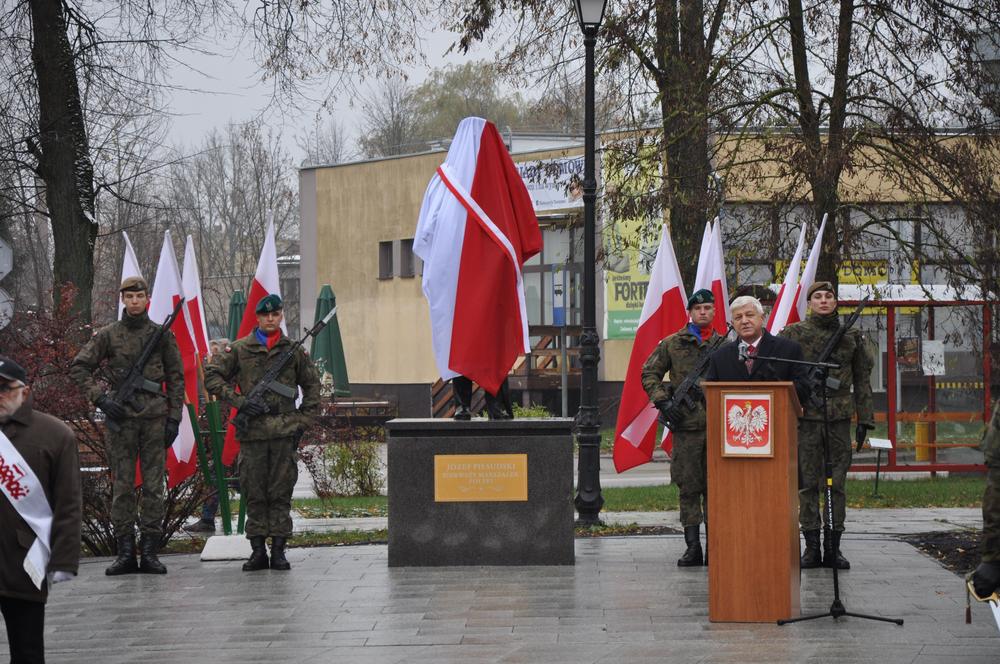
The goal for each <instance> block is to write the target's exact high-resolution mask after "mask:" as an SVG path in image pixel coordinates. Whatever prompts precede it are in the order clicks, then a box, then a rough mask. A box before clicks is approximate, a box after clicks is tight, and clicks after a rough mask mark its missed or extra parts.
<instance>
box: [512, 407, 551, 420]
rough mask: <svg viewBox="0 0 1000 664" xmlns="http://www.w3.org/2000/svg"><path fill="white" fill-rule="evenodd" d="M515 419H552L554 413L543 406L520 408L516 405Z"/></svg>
mask: <svg viewBox="0 0 1000 664" xmlns="http://www.w3.org/2000/svg"><path fill="white" fill-rule="evenodd" d="M514 417H515V418H516V419H519V420H520V419H524V418H527V417H536V418H538V417H541V418H544V417H552V413H550V412H549V409H548V408H546V407H545V406H543V405H541V404H531V405H530V406H519V405H517V404H514Z"/></svg>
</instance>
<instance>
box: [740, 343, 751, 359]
mask: <svg viewBox="0 0 1000 664" xmlns="http://www.w3.org/2000/svg"><path fill="white" fill-rule="evenodd" d="M739 352H740V362H746V361H747V360H748V359H750V354H749V353H747V347H746V346H744V345H743V344H740V351H739Z"/></svg>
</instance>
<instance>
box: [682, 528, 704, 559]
mask: <svg viewBox="0 0 1000 664" xmlns="http://www.w3.org/2000/svg"><path fill="white" fill-rule="evenodd" d="M684 543H685V544H687V550H686V551H685V552H684V555H683V556H681V557H680V558H679V559H678V560H677V566H678V567H701V564H702V562H703V560H704V558H703V556H702V551H701V527H700V526H698V525H694V526H684Z"/></svg>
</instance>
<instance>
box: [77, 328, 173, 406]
mask: <svg viewBox="0 0 1000 664" xmlns="http://www.w3.org/2000/svg"><path fill="white" fill-rule="evenodd" d="M159 327H160V326H159V325H157V324H156V323H154V322H153V321H151V320H149V316H148V315H147V314H146V313H145V312H143V313H142V314H140V315H139V316H129V315H128V314H126V313H123V314H122V320H119V321H115V322H114V323H111V324H110V325H106V326H104V327H102V328H101V329H99V330H98V331H97V332H95V333H94V336H93V337H92V338H91V339H90V341H88V342H87V343H86V345H85V346H84V347H83V348H82V349H81V350H80V352H79V353H77V356H76V357H75V358H74V359H73V363H72V364H71V365H70V370H69V371H70V376H71V377H72V378H73V380H74V381H75V382H76V384H77V385H79V386H80V390H81V391H82V392H83V393H84V395H85V396H86V397H87V399H89V400H90V401H91V403H95V402H96V401H97V400H98V399H99V398H100V397H101V396H102V395H104V394H105V389H104V388H103V387H102V386H101V384H100V383H98V381H97V379H96V377H95V373H98V370H99V369H101V368H102V364H103V365H104V366H103V370H102V371H101V372H99V373H103V374H104V377H105V378H107V380H108V382H109V383H111V384H112V387H111V390H114V383H116V382H117V381H119V380H122V379H123V378H124V377H125V375H126V374H127V373H128V372H129V370H130V369H131V368H132V365H134V364H135V362H136V360H138V359H139V355H141V354H142V349H143V347H144V346H145V345H146V341H147V340H148V339H149V338H150V337H152V336H153V334H154V333H155V332H156V330H157V329H159ZM142 375H143V376H145V377H146V378H148V379H149V380H150V381H152V382H154V383H156V384H157V385H164V384H165V385H166V392H165V393H160V394H153V393H151V392H147V391H146V390H139V391H138V392H137V393H136V396H135V400H134V401H135V403H134V404H122V405H123V406H125V409H126V410H127V411H128V412H129V414H130V415H131V416H132V417H138V418H141V419H153V418H157V417H164V416H166V417H169V418H170V419H173V420H177V421H178V422H180V420H181V409H182V408H183V407H184V365H183V363H182V362H181V353H180V350H178V348H177V340H176V339H174V334H173V332H170V331H169V330H168V331H167V332H166V334H164V335H163V339H162V340H161V341H160V344H159V348H158V349H157V352H154V353H153V355H152V356H151V357H150V358H149V362H147V363H146V368H145V369H144V370H143V372H142Z"/></svg>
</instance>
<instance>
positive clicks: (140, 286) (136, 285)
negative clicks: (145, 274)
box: [118, 277, 149, 293]
mask: <svg viewBox="0 0 1000 664" xmlns="http://www.w3.org/2000/svg"><path fill="white" fill-rule="evenodd" d="M125 291H135V292H139V291H147V292H148V291H149V286H147V285H146V280H145V279H143V278H142V277H125V281H123V282H122V287H121V288H119V289H118V292H120V293H124V292H125Z"/></svg>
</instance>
